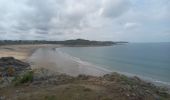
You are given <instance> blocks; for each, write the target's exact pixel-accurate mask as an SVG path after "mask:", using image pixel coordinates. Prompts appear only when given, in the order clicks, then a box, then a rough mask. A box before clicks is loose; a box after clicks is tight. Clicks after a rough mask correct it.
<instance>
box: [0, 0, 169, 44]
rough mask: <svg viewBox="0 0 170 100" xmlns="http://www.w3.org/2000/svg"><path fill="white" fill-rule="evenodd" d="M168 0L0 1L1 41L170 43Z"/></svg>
mask: <svg viewBox="0 0 170 100" xmlns="http://www.w3.org/2000/svg"><path fill="white" fill-rule="evenodd" d="M169 11H170V1H169V0H142V1H141V0H22V1H21V0H12V1H11V0H0V39H1V40H4V39H12V40H18V39H22V40H30V39H31V40H34V39H38V40H65V39H74V38H85V39H92V40H113V41H114V40H115V41H121V40H123V41H132V42H142V41H148V42H152V41H153V42H161V41H163V42H164V41H165V42H166V41H170V13H169Z"/></svg>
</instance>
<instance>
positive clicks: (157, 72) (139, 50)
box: [57, 43, 170, 86]
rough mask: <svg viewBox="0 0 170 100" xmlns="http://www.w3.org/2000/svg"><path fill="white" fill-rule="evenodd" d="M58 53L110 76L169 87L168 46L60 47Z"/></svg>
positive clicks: (132, 44)
mask: <svg viewBox="0 0 170 100" xmlns="http://www.w3.org/2000/svg"><path fill="white" fill-rule="evenodd" d="M57 50H59V51H61V52H63V53H66V54H68V55H70V56H72V57H73V58H75V59H77V60H81V61H84V62H89V63H91V64H95V65H97V66H99V67H101V68H105V69H107V70H110V71H113V72H118V73H121V74H125V75H129V76H138V77H140V78H142V79H144V80H149V81H152V82H154V83H155V84H163V85H168V86H170V43H127V44H121V45H113V46H101V47H62V48H58V49H57Z"/></svg>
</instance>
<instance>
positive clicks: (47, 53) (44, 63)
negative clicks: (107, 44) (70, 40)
mask: <svg viewBox="0 0 170 100" xmlns="http://www.w3.org/2000/svg"><path fill="white" fill-rule="evenodd" d="M28 62H30V63H31V65H32V69H37V68H46V69H48V70H51V71H52V72H59V73H65V74H68V75H71V76H77V75H79V74H85V75H93V76H100V75H104V74H107V73H109V72H110V71H108V70H106V69H103V68H100V67H98V66H95V65H93V64H90V63H88V62H84V61H81V60H79V59H77V58H74V57H72V56H69V55H67V54H65V53H63V52H61V51H58V50H56V49H55V48H40V49H38V50H37V51H35V52H34V53H33V54H32V56H31V57H30V58H29V59H28Z"/></svg>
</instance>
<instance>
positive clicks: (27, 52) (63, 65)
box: [0, 44, 170, 89]
mask: <svg viewBox="0 0 170 100" xmlns="http://www.w3.org/2000/svg"><path fill="white" fill-rule="evenodd" d="M59 47H63V46H62V45H49V44H43V45H6V46H1V47H0V53H1V55H0V57H3V56H13V57H15V58H16V59H19V60H23V61H26V62H29V63H30V64H31V66H32V69H38V68H47V69H48V70H51V71H52V72H59V73H65V74H68V75H72V76H77V75H79V74H85V75H92V76H102V75H105V74H108V73H112V72H117V73H120V74H123V75H126V76H128V77H134V76H137V77H139V78H141V79H142V80H145V81H147V82H151V83H154V84H155V85H157V86H165V87H168V88H169V89H170V84H167V83H166V82H162V81H159V80H155V79H152V78H148V77H143V76H139V75H135V74H131V73H126V72H120V71H116V70H109V69H107V68H103V67H100V65H99V66H98V65H95V64H92V63H90V62H86V61H84V60H81V59H79V58H76V57H73V56H71V55H69V54H67V53H65V52H62V51H61V50H58V48H59ZM39 49H46V51H45V54H44V53H41V54H44V56H43V57H46V59H41V61H40V62H39V63H36V62H37V59H40V58H42V57H40V56H39V57H38V58H33V59H32V58H31V59H32V60H31V59H30V57H31V56H33V55H34V53H36V51H37V50H39ZM48 60H49V61H48ZM63 60H64V61H63ZM56 65H57V67H56ZM47 66H48V67H47Z"/></svg>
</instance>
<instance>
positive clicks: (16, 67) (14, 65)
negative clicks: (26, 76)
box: [0, 57, 30, 77]
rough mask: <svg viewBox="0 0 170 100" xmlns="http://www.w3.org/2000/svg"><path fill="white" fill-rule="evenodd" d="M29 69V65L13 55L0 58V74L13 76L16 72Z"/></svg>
mask: <svg viewBox="0 0 170 100" xmlns="http://www.w3.org/2000/svg"><path fill="white" fill-rule="evenodd" d="M26 69H30V65H29V64H28V63H26V62H22V61H20V60H17V59H15V58H13V57H2V58H0V76H1V77H3V76H14V75H16V74H19V73H21V72H22V71H25V70H26Z"/></svg>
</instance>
